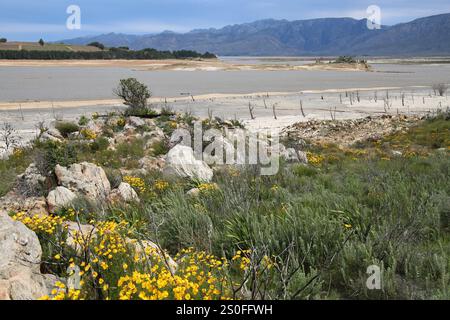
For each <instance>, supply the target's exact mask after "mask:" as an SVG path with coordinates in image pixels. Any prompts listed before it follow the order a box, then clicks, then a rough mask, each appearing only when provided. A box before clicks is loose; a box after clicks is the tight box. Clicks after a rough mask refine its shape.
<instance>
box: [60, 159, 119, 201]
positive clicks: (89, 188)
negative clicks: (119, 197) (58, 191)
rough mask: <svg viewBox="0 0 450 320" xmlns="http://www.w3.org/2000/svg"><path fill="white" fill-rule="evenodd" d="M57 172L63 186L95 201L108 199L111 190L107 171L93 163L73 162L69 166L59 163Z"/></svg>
mask: <svg viewBox="0 0 450 320" xmlns="http://www.w3.org/2000/svg"><path fill="white" fill-rule="evenodd" d="M55 174H56V177H57V179H58V183H59V184H60V185H61V186H63V187H66V188H67V189H69V190H71V191H73V192H75V193H76V194H80V195H84V196H86V197H87V198H88V199H91V200H94V201H97V200H104V199H106V198H107V196H108V195H109V193H110V192H111V184H110V183H109V181H108V177H107V176H106V173H105V171H104V170H103V169H102V168H101V167H99V166H96V165H95V164H92V163H88V162H83V163H80V164H73V165H71V166H70V167H69V168H65V167H62V166H60V165H57V166H56V168H55Z"/></svg>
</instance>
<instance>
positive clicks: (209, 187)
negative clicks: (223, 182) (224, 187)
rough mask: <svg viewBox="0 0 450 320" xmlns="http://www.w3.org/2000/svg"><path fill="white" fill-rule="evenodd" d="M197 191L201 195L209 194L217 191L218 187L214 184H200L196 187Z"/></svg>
mask: <svg viewBox="0 0 450 320" xmlns="http://www.w3.org/2000/svg"><path fill="white" fill-rule="evenodd" d="M198 189H199V190H200V192H201V193H210V192H214V191H217V190H219V187H218V186H217V184H215V183H201V184H199V185H198Z"/></svg>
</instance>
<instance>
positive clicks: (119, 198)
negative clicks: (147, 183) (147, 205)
mask: <svg viewBox="0 0 450 320" xmlns="http://www.w3.org/2000/svg"><path fill="white" fill-rule="evenodd" d="M108 200H109V201H110V202H113V203H114V202H132V201H136V202H139V196H138V194H137V193H136V191H135V190H134V189H133V188H132V187H131V186H130V185H129V184H128V183H125V182H122V183H121V184H120V185H119V187H118V188H117V189H114V190H113V191H111V194H110V195H109V197H108Z"/></svg>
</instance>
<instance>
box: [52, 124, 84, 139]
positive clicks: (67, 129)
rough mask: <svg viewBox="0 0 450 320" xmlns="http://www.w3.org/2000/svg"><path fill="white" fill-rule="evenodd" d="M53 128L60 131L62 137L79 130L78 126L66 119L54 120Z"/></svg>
mask: <svg viewBox="0 0 450 320" xmlns="http://www.w3.org/2000/svg"><path fill="white" fill-rule="evenodd" d="M55 128H56V129H57V130H58V131H59V132H60V133H61V135H62V136H63V137H64V138H67V137H68V136H69V135H70V134H71V133H74V132H77V131H79V130H80V127H79V126H78V125H77V124H76V123H73V122H66V121H58V122H56V124H55Z"/></svg>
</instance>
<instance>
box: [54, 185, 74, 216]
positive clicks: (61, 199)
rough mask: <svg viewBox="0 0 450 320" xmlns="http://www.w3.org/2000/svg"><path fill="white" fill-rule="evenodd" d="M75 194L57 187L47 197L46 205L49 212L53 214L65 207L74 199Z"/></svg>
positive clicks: (64, 188)
mask: <svg viewBox="0 0 450 320" xmlns="http://www.w3.org/2000/svg"><path fill="white" fill-rule="evenodd" d="M76 197H77V196H76V194H75V193H73V192H72V191H70V190H69V189H67V188H66V187H57V188H56V189H55V190H52V191H50V193H49V194H48V196H47V205H48V210H49V211H50V212H55V211H56V210H57V209H59V208H64V207H67V206H68V205H69V204H71V203H72V201H73V200H75V198H76Z"/></svg>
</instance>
